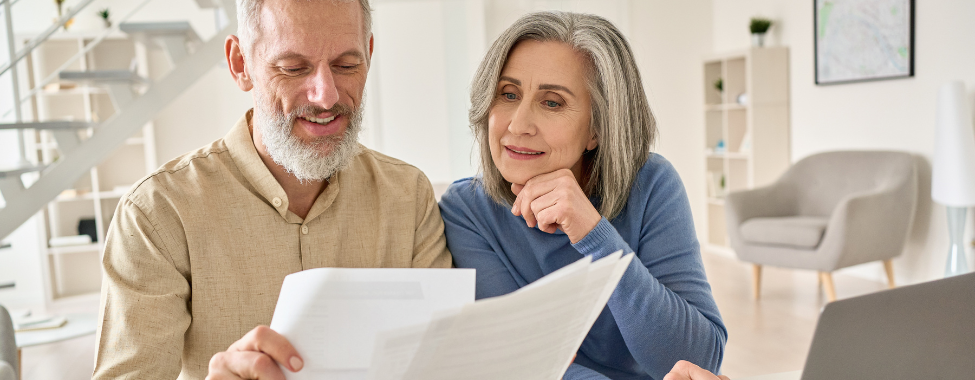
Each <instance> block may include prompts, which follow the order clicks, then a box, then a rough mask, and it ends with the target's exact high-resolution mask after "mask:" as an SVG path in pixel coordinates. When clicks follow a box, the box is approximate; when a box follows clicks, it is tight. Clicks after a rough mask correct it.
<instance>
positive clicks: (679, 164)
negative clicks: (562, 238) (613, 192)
mask: <svg viewBox="0 0 975 380" xmlns="http://www.w3.org/2000/svg"><path fill="white" fill-rule="evenodd" d="M630 19H631V21H630V25H631V28H632V32H631V33H629V34H628V35H627V37H628V38H629V41H630V45H631V46H632V48H633V51H634V54H635V55H636V60H637V65H639V67H640V75H641V76H642V78H643V85H644V89H645V91H646V92H647V96H648V98H649V100H650V107H651V109H652V110H653V113H654V116H656V118H657V129H658V131H659V134H658V135H657V143H656V146H655V148H654V151H655V152H657V153H659V154H661V155H662V156H664V157H665V158H667V159H668V160H669V161H670V162H671V163H672V164H673V165H674V168H676V169H677V172H678V173H679V174H680V176H681V180H683V181H684V187H685V188H686V189H687V195H688V197H689V198H690V201H691V212H692V213H693V214H694V224H695V228H696V230H697V233H698V236H699V239H700V240H701V241H702V242H703V241H706V236H707V230H706V229H705V228H706V226H707V219H706V218H705V217H704V212H705V204H704V199H705V193H706V192H705V183H704V165H705V162H704V112H703V111H702V107H703V104H704V93H703V92H702V91H701V89H702V88H704V83H703V82H704V77H703V69H702V68H701V59H702V57H703V56H705V55H707V54H709V53H710V52H711V0H684V1H680V2H677V1H668V0H650V1H647V0H633V1H632V9H631V12H630Z"/></svg>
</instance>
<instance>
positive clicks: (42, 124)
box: [0, 121, 95, 130]
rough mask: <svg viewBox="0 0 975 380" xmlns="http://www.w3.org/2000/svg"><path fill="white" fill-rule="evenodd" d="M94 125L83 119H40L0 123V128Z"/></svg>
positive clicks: (80, 127)
mask: <svg viewBox="0 0 975 380" xmlns="http://www.w3.org/2000/svg"><path fill="white" fill-rule="evenodd" d="M94 125H95V124H94V123H88V122H83V121H42V122H37V123H12V124H8V123H0V129H45V130H52V129H85V128H90V127H92V126H94Z"/></svg>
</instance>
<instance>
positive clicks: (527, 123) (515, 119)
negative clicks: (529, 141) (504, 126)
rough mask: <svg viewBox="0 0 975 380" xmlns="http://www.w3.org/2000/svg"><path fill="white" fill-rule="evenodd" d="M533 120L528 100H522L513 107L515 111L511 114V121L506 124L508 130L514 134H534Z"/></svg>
mask: <svg viewBox="0 0 975 380" xmlns="http://www.w3.org/2000/svg"><path fill="white" fill-rule="evenodd" d="M535 131H536V128H535V121H534V114H533V112H532V108H531V102H530V101H522V102H521V103H520V104H518V107H517V108H515V113H514V114H513V115H511V123H509V124H508V132H511V133H512V134H515V135H522V134H527V135H530V136H534V135H535Z"/></svg>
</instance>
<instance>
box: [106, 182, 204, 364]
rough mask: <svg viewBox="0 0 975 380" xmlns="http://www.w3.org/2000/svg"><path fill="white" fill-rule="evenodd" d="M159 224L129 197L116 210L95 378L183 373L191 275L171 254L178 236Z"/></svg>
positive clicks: (108, 248)
mask: <svg viewBox="0 0 975 380" xmlns="http://www.w3.org/2000/svg"><path fill="white" fill-rule="evenodd" d="M156 225H157V224H154V223H153V222H152V221H150V219H149V218H148V217H147V216H146V214H145V213H144V212H143V211H142V210H141V209H140V208H139V207H138V206H136V205H135V204H134V203H132V202H131V200H129V199H128V198H123V199H122V202H121V203H120V204H119V206H118V208H117V209H116V211H115V216H114V219H113V221H112V224H111V227H110V228H109V231H108V236H107V239H106V244H105V252H104V255H103V257H102V267H103V269H104V276H103V280H102V290H101V311H100V313H99V314H100V318H99V319H100V321H99V325H98V331H97V334H96V335H97V348H96V353H95V371H94V374H93V375H92V378H93V379H116V378H130V379H175V378H176V377H177V376H178V375H179V373H180V370H181V368H182V355H183V345H184V340H183V337H184V334H185V333H186V330H187V329H188V328H189V325H190V320H191V316H190V311H189V306H188V305H189V300H190V283H189V281H188V279H187V278H188V276H189V272H188V266H183V265H182V264H184V263H185V261H184V260H174V259H173V256H172V254H171V252H172V250H173V249H172V248H173V245H174V244H173V242H171V241H166V240H168V239H172V237H173V236H174V234H171V233H167V232H165V231H160V230H159V229H157V228H156ZM183 245H184V246H185V244H183ZM180 266H183V268H182V270H181V269H180V268H178V267H180Z"/></svg>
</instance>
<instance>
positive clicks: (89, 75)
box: [58, 70, 149, 84]
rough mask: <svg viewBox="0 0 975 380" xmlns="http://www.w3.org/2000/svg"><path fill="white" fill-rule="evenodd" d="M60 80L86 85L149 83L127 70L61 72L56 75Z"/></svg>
mask: <svg viewBox="0 0 975 380" xmlns="http://www.w3.org/2000/svg"><path fill="white" fill-rule="evenodd" d="M58 78H60V79H61V80H66V81H72V82H87V83H122V82H128V83H132V84H142V83H149V80H147V79H146V78H143V77H141V76H139V74H137V73H134V72H131V71H129V70H97V71H62V72H60V73H59V74H58Z"/></svg>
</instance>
